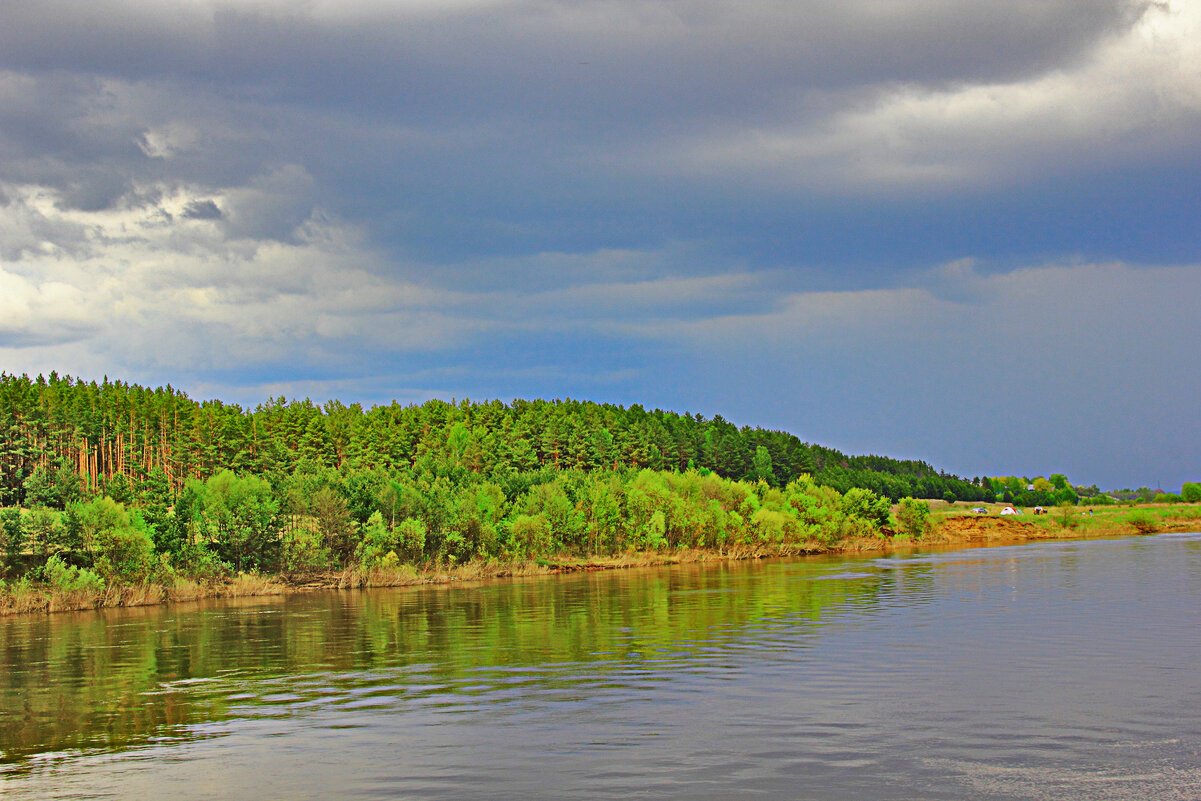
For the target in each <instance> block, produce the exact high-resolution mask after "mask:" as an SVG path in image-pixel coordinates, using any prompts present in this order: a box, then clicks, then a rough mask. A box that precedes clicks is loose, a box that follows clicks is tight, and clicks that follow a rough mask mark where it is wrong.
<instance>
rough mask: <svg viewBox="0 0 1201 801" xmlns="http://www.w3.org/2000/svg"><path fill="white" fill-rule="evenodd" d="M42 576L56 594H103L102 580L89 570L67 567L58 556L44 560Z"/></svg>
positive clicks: (103, 584)
mask: <svg viewBox="0 0 1201 801" xmlns="http://www.w3.org/2000/svg"><path fill="white" fill-rule="evenodd" d="M42 575H43V577H44V578H45V579H46V583H47V584H48V585H50V588H51V589H52V590H55V591H57V592H86V593H91V594H93V595H99V594H100V593H102V592H104V586H105V582H104V579H103V578H102V577H101V576H100V575H98V574H97V573H94V572H93V571H91V570H88V569H86V568H81V567H75V566H73V565H68V564H67V563H66V562H64V561H63V560H62V557H60V556H59V555H58V554H55V555H53V556H51V557H50V558H49V559H47V560H46V565H45V566H44V567H43V569H42Z"/></svg>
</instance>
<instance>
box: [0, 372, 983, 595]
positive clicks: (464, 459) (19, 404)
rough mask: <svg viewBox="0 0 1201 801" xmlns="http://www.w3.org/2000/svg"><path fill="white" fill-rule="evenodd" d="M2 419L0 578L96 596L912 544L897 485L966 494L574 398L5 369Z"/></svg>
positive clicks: (923, 470)
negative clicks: (413, 396)
mask: <svg viewBox="0 0 1201 801" xmlns="http://www.w3.org/2000/svg"><path fill="white" fill-rule="evenodd" d="M0 424H2V426H3V437H2V438H0V448H2V449H0V474H2V476H3V485H2V490H0V491H2V492H3V493H4V495H3V500H4V505H5V506H6V507H7V508H6V509H4V510H3V511H2V512H0V558H2V559H3V567H4V570H5V573H6V575H7V576H9V577H14V576H16V577H22V576H24V577H26V578H28V577H30V576H32V577H36V578H39V579H42V580H44V581H45V582H46V583H48V584H50V585H51V586H53V587H55V588H57V589H59V590H62V591H66V592H71V591H80V592H84V593H90V594H92V595H94V594H96V593H98V592H101V591H103V588H104V586H105V585H106V584H108V585H112V584H122V585H128V584H130V583H136V582H147V581H149V582H156V583H162V584H166V585H169V584H171V583H172V582H173V581H174V580H175V578H176V577H177V576H186V577H189V578H199V579H205V578H215V577H219V576H222V575H228V574H230V573H232V572H235V571H236V572H241V571H248V570H258V571H263V572H272V573H282V574H286V575H292V576H298V575H300V576H303V575H307V574H313V573H322V572H329V571H331V570H351V571H360V572H361V573H364V574H365V573H370V572H371V571H387V570H392V571H397V570H402V569H408V570H411V569H412V566H421V565H430V564H454V563H464V562H469V561H473V560H484V561H518V560H525V559H538V558H544V557H548V556H551V555H563V554H566V555H587V554H614V553H621V552H628V551H648V550H649V551H654V550H663V549H669V548H706V549H713V550H718V551H723V550H727V549H762V548H769V549H770V548H778V547H779V546H788V545H791V544H804V543H813V542H817V543H824V544H833V543H835V542H837V541H838V540H841V539H843V538H847V537H853V536H882V535H884V534H885V533H886V531H887V529H888V528H889V527H894V526H895V527H898V528H900V529H902V530H904V531H907V532H909V533H918V532H920V531H921V530H922V528H923V526H924V515H925V514H926V513H927V512H928V506H927V505H925V504H923V503H920V502H917V501H914V500H913V499H912V498H908V497H907V496H906V497H904V498H903V499H902V500H903V503H902V506H901V507H900V508H901V511H900V512H899V513H898V519H897V520H896V521H894V520H893V519H892V517H891V505H892V504H891V499H892V498H894V497H896V496H899V495H901V493H903V492H910V493H912V492H914V491H915V490H916V491H917V492H922V490H927V491H928V492H927V493H924V494H933V495H935V496H937V495H938V494H939V493H940V492H941V493H948V492H954V491H963V492H966V493H972V492H975V491H977V490H979V489H981V488H978V487H975V486H973V485H971V484H970V483H968V482H964V481H962V480H960V479H957V478H955V477H953V476H946V475H943V474H939V473H936V472H935V471H933V470H932V469H931V468H929V466H927V465H924V464H923V463H920V462H901V461H896V460H889V459H885V458H883V457H847V456H845V455H843V454H841V453H839V452H837V451H834V450H831V449H827V448H821V447H819V446H814V445H807V444H804V443H801V442H800V441H799V440H798V439H797V438H796V437H794V436H791V435H789V434H784V433H781V432H769V431H763V430H761V429H749V428H743V429H738V428H736V427H735V426H733V425H731V424H730V423H727V422H726V421H724V420H722V419H721V418H720V417H718V418H714V419H713V420H705V419H703V418H701V417H698V416H693V415H687V414H685V415H679V414H675V413H669V412H662V411H659V410H655V411H653V412H648V411H645V410H644V409H642V408H641V407H638V406H634V407H630V408H628V409H627V408H622V407H619V406H611V405H602V404H595V403H583V402H577V401H554V402H547V401H515V402H514V403H512V404H503V403H500V402H497V401H493V402H489V403H471V402H469V401H463V402H462V403H457V404H449V403H444V402H441V401H430V402H428V403H426V404H423V405H421V406H401V405H398V404H392V405H389V406H382V407H375V408H372V409H370V410H366V411H364V410H363V409H362V408H361V407H359V406H357V405H356V406H345V405H342V404H340V403H337V402H331V403H328V404H326V405H325V406H324V407H317V406H316V405H314V404H312V403H311V402H309V401H302V402H287V401H284V400H283V399H279V400H275V401H272V402H270V403H267V404H264V405H262V406H259V407H258V408H256V409H254V410H253V411H246V410H243V409H242V408H241V407H238V406H236V405H226V404H222V403H220V402H217V401H206V402H203V403H197V402H194V401H192V400H191V399H189V398H188V397H187V396H186V395H184V394H183V393H180V392H178V391H175V390H173V389H172V388H170V387H166V388H160V389H155V390H148V389H144V388H141V387H138V386H134V385H128V384H121V383H112V382H108V381H106V382H104V383H101V384H96V383H84V382H81V381H76V380H72V379H70V378H59V377H58V376H56V375H53V374H52V375H51V376H50V377H49V378H42V377H39V378H37V379H29V378H27V377H25V376H20V377H16V376H7V375H5V376H0ZM890 470H891V471H892V472H889V471H890ZM865 484H866V485H867V486H864V485H865ZM22 580H24V579H22Z"/></svg>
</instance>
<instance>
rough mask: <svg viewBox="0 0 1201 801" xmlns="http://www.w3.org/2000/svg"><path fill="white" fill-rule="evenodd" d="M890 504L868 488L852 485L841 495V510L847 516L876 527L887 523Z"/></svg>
mask: <svg viewBox="0 0 1201 801" xmlns="http://www.w3.org/2000/svg"><path fill="white" fill-rule="evenodd" d="M889 507H890V504H889V502H888V499H887V498H883V497H881V496H879V495H877V494H876V493H874V492H872V491H871V490H869V489H863V488H861V487H852V488H851V489H849V490H847V492H846V495H843V496H842V511H843V513H844V514H845V515H847V516H848V517H858V518H860V519H862V520H866V521H867V522H868V523H870V524H871V525H873V526H875V527H876V528H877V529H879V528H883V527H884V526H886V525H888V513H889Z"/></svg>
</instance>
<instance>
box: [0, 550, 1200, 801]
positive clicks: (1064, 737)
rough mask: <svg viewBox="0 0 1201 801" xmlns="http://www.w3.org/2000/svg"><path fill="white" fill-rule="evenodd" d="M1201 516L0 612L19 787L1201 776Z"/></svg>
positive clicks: (52, 793) (211, 792) (78, 792)
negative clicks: (1189, 521) (609, 568)
mask: <svg viewBox="0 0 1201 801" xmlns="http://www.w3.org/2000/svg"><path fill="white" fill-rule="evenodd" d="M1198 600H1201V539H1198V538H1197V537H1195V536H1161V537H1146V538H1134V539H1126V540H1109V541H1096V542H1076V543H1047V544H1039V545H1027V546H1018V547H1010V548H993V549H981V550H968V551H954V552H945V553H936V554H924V555H911V556H903V557H894V558H879V559H858V560H832V559H810V560H796V561H781V562H768V563H758V564H755V563H737V564H717V565H693V566H682V567H675V568H667V569H657V570H645V571H644V570H639V571H622V572H606V573H589V574H581V575H575V576H567V577H556V578H550V579H540V580H527V581H521V582H513V583H497V584H488V585H484V586H479V587H459V588H434V589H419V590H399V591H397V590H389V591H370V592H356V593H334V592H330V593H320V594H312V595H304V596H294V597H290V598H284V599H279V598H273V599H251V600H244V601H239V602H228V601H227V602H210V603H206V604H202V605H195V606H178V607H173V608H167V609H164V608H151V609H141V610H110V611H106V612H101V613H89V614H79V615H54V616H49V617H37V618H11V619H6V620H0V660H2V665H0V791H2V792H4V793H5V794H6V797H9V796H11V797H14V798H39V799H41V798H92V797H97V796H101V795H104V794H112V795H115V796H133V795H138V794H140V795H144V796H146V797H162V796H165V795H169V794H170V795H175V796H178V797H180V798H247V799H252V798H253V799H260V798H276V797H278V798H324V797H327V796H329V795H331V794H333V793H335V792H336V793H338V794H342V795H352V796H359V797H364V798H391V797H397V796H403V797H441V798H450V797H461V796H466V795H475V796H481V795H482V796H487V797H491V798H497V797H499V798H518V797H524V798H573V797H575V798H595V797H626V796H628V795H632V794H640V795H644V796H652V797H672V798H675V797H689V798H694V797H712V798H718V797H721V798H728V797H731V796H734V795H738V796H741V795H746V794H748V793H751V792H761V793H771V794H773V795H787V796H788V797H794V798H815V799H816V798H831V799H833V798H850V797H863V798H868V797H870V798H896V799H911V798H912V799H917V798H923V799H925V798H929V799H936V798H947V799H957V798H986V799H991V798H998V799H1000V798H1006V799H1008V798H1038V799H1058V798H1097V799H1111V798H1112V799H1119V798H1148V797H1155V798H1197V797H1201V768H1198V760H1197V756H1196V755H1197V751H1198V748H1201V703H1199V702H1201V679H1199V678H1198V675H1197V671H1196V670H1195V667H1194V666H1195V665H1197V664H1198V663H1199V661H1201V660H1199V657H1201V637H1199V636H1198V634H1199V630H1198V625H1197V624H1198V622H1199V621H1198V620H1197V617H1196V611H1195V610H1196V609H1197V608H1198V603H1197V602H1198Z"/></svg>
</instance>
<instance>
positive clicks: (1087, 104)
mask: <svg viewBox="0 0 1201 801" xmlns="http://www.w3.org/2000/svg"><path fill="white" fill-rule="evenodd" d="M1198 131H1201V4H1199V3H1197V2H1196V1H1195V0H1172V1H1171V2H1167V3H1150V2H1120V1H1119V0H1021V1H1019V2H1013V3H1005V4H989V3H978V2H966V1H964V0H929V1H928V2H926V1H923V0H911V1H910V2H893V1H892V0H886V1H885V2H880V1H879V0H870V1H868V0H862V1H860V0H850V1H849V2H844V3H836V4H829V3H810V2H782V1H781V2H777V1H775V0H748V2H744V3H738V4H729V3H717V2H707V1H704V0H691V1H690V0H667V1H666V2H662V1H660V2H641V1H635V0H594V1H588V0H586V1H585V2H573V3H565V2H554V1H553V0H443V1H442V2H433V1H432V0H405V1H404V2H340V3H334V2H325V0H315V1H314V2H309V3H304V4H295V3H287V2H282V0H278V1H277V0H230V2H210V1H209V0H189V1H188V2H183V3H176V4H170V5H163V4H161V3H150V2H135V1H134V0H127V1H126V2H99V3H96V2H92V3H83V2H57V1H55V0H50V1H48V2H43V3H24V4H17V5H16V6H15V7H12V8H9V9H6V11H5V25H4V26H2V27H0V197H2V198H3V202H2V203H0V360H2V362H0V366H3V368H4V369H6V370H8V371H10V372H13V371H16V372H22V371H30V372H37V371H49V370H52V369H56V370H59V371H60V372H67V371H69V372H74V373H77V374H81V375H84V376H96V375H99V374H102V373H108V374H110V375H119V376H122V377H127V378H130V379H133V380H140V381H145V382H149V383H155V384H158V383H165V382H167V381H170V382H172V383H174V384H175V385H177V386H183V387H185V388H190V389H192V391H214V392H220V393H222V395H223V397H228V398H230V399H234V400H240V401H245V402H251V403H253V402H257V401H258V400H262V399H263V398H264V397H265V396H266V395H268V394H278V393H279V392H297V393H302V394H313V395H318V396H321V395H326V396H329V395H338V394H341V395H343V396H344V399H346V400H366V401H387V400H390V399H391V398H392V397H400V398H403V399H411V400H420V399H421V398H423V397H428V396H431V395H439V396H443V397H451V396H458V397H462V396H464V395H470V396H472V397H483V396H500V397H514V396H534V395H542V396H552V397H554V396H563V395H572V396H576V397H589V398H595V399H597V400H614V401H618V402H642V403H645V404H649V405H660V406H664V407H670V408H676V409H695V410H698V411H703V412H705V413H708V414H712V413H718V412H719V413H722V414H725V415H726V416H727V417H730V416H734V418H735V419H736V420H737V421H738V422H740V423H748V424H760V425H771V426H773V427H778V428H787V429H789V430H792V431H795V432H796V433H798V434H799V435H800V436H802V437H804V438H806V439H814V440H817V441H820V442H824V443H827V444H831V445H836V446H841V447H848V448H852V449H856V450H871V451H877V452H886V453H891V454H894V455H898V456H917V457H920V458H925V459H928V460H930V461H932V462H934V463H936V464H939V465H941V466H946V467H948V468H951V469H955V470H958V471H960V472H965V473H970V474H979V473H985V472H995V473H999V472H1027V473H1049V472H1051V471H1053V470H1060V469H1063V468H1064V466H1066V465H1070V466H1071V470H1070V471H1069V473H1070V475H1071V477H1072V478H1073V479H1074V480H1078V481H1084V482H1086V483H1091V482H1093V481H1099V482H1101V483H1108V484H1134V485H1137V484H1145V483H1151V482H1154V481H1155V480H1157V478H1158V479H1159V480H1162V481H1163V482H1164V483H1170V482H1169V478H1170V479H1171V482H1174V483H1175V484H1176V485H1178V484H1179V483H1180V481H1183V480H1194V479H1197V478H1199V477H1201V476H1199V475H1198V474H1197V473H1196V470H1197V469H1198V467H1197V465H1198V462H1199V460H1201V441H1198V440H1197V438H1196V435H1195V434H1194V433H1192V430H1193V429H1195V426H1190V425H1189V423H1190V422H1191V415H1192V412H1191V407H1190V405H1189V402H1188V400H1187V398H1186V397H1185V395H1187V394H1191V393H1194V392H1195V390H1196V389H1197V387H1196V386H1194V385H1193V384H1190V383H1189V380H1187V379H1186V378H1182V375H1187V373H1181V370H1180V367H1181V365H1180V361H1181V360H1182V359H1184V360H1187V358H1188V354H1187V353H1186V352H1185V351H1184V350H1182V348H1181V345H1180V343H1182V342H1196V341H1198V340H1199V339H1201V336H1198V335H1199V334H1201V325H1199V324H1198V323H1196V322H1195V321H1194V320H1193V319H1192V315H1191V314H1189V313H1188V309H1190V308H1194V307H1195V306H1196V304H1197V302H1198V301H1201V280H1199V279H1198V275H1199V273H1198V269H1197V265H1198V263H1199V262H1201V241H1199V238H1198V234H1197V233H1196V232H1197V231H1198V230H1201V225H1198V223H1201V220H1199V219H1198V217H1199V216H1201V214H1199V208H1198V206H1199V204H1197V203H1196V200H1195V186H1196V185H1197V180H1198V178H1201V156H1199V155H1198V154H1201V134H1199V133H1198ZM1114 364H1122V365H1131V364H1133V365H1136V367H1133V368H1131V369H1134V370H1135V372H1137V374H1138V379H1139V382H1142V381H1146V382H1154V381H1155V380H1156V377H1157V376H1158V377H1160V378H1159V380H1160V381H1161V382H1166V383H1165V384H1164V385H1165V386H1167V387H1169V388H1170V390H1171V392H1169V393H1167V394H1164V393H1159V394H1157V395H1155V397H1154V398H1153V399H1152V398H1149V397H1148V396H1147V394H1146V393H1143V392H1141V391H1140V390H1139V389H1138V388H1137V385H1138V383H1139V382H1110V381H1106V380H1105V377H1106V375H1107V374H1108V373H1107V372H1106V371H1107V370H1108V369H1109V366H1110V365H1114ZM915 374H917V375H922V376H923V379H922V381H920V382H919V381H915V380H914V379H913V376H914V375H915ZM1016 375H1023V376H1032V375H1037V376H1041V378H1039V379H1035V380H1030V379H1026V380H1015V378H1014V376H1016ZM730 376H738V380H737V381H731V380H730ZM733 387H737V388H738V391H734V390H733V389H732V388H733ZM1177 395H1179V397H1176V396H1177ZM933 421H937V423H938V424H937V425H936V424H934V422H933ZM981 427H991V428H990V430H991V431H997V432H1005V435H1003V436H999V437H997V436H983V435H982V433H983V432H982V431H981V430H979V429H981ZM1163 431H1173V432H1175V435H1174V436H1173V437H1170V438H1165V437H1164V436H1162V435H1161V432H1163ZM1086 432H1099V433H1100V434H1102V436H1096V437H1090V436H1086ZM1102 443H1103V444H1102ZM1148 443H1156V445H1155V446H1154V447H1148ZM1152 473H1154V475H1152Z"/></svg>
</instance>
